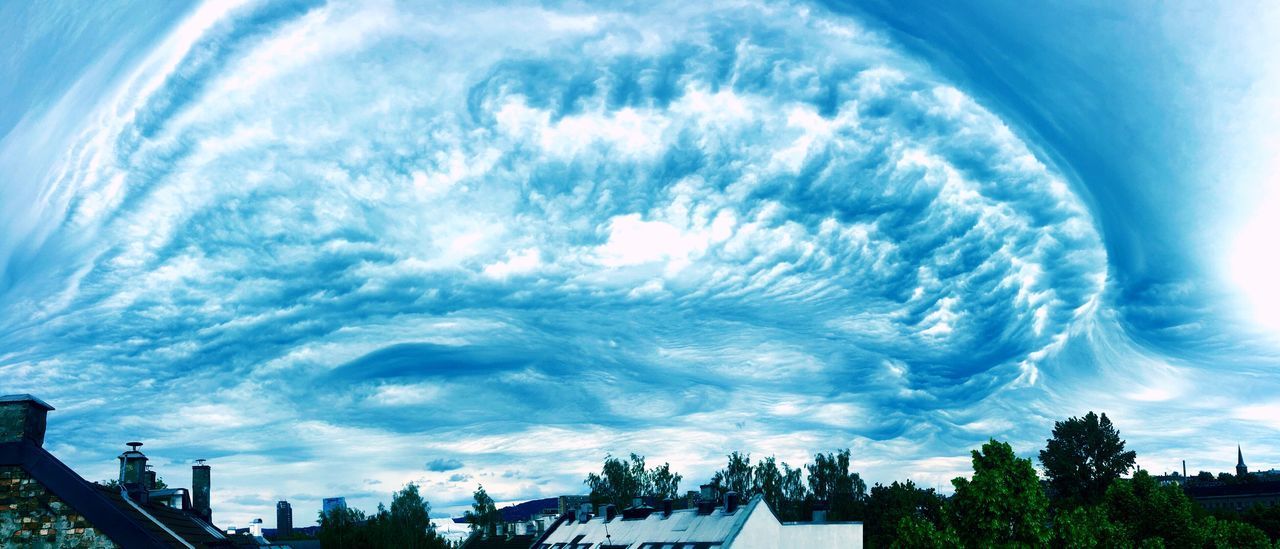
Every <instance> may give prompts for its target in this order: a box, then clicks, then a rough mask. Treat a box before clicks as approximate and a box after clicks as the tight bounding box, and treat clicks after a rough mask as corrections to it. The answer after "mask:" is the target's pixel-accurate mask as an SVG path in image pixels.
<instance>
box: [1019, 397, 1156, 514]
mask: <svg viewBox="0 0 1280 549" xmlns="http://www.w3.org/2000/svg"><path fill="white" fill-rule="evenodd" d="M1047 442H1048V444H1047V445H1046V446H1045V449H1044V450H1041V451H1040V463H1041V465H1043V466H1044V471H1045V476H1047V477H1048V478H1049V486H1050V488H1051V491H1052V493H1053V494H1054V496H1055V500H1060V501H1061V502H1062V503H1063V504H1064V505H1065V506H1067V507H1070V506H1075V505H1093V504H1096V503H1099V502H1101V501H1102V498H1103V496H1104V495H1105V494H1106V492H1107V487H1108V486H1110V485H1111V481H1113V480H1115V479H1117V478H1120V476H1121V475H1123V474H1125V473H1127V472H1128V471H1129V470H1130V469H1132V468H1133V467H1134V462H1135V461H1136V460H1137V453H1136V452H1133V451H1125V449H1124V441H1123V440H1121V439H1120V432H1119V431H1117V430H1116V428H1115V426H1113V425H1112V424H1111V420H1110V419H1108V418H1107V414H1102V415H1101V416H1099V415H1097V414H1094V413H1093V412H1089V413H1087V414H1085V415H1084V417H1082V418H1075V417H1072V418H1069V419H1067V420H1066V421H1059V422H1056V423H1054V425H1053V437H1052V438H1050V439H1048V441H1047Z"/></svg>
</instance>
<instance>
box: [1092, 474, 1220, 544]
mask: <svg viewBox="0 0 1280 549" xmlns="http://www.w3.org/2000/svg"><path fill="white" fill-rule="evenodd" d="M1105 499H1106V507H1107V516H1108V517H1109V518H1110V519H1111V521H1112V522H1113V523H1115V524H1118V525H1120V526H1121V527H1122V528H1123V529H1124V530H1125V533H1126V535H1127V537H1128V538H1129V540H1130V541H1131V542H1132V543H1133V544H1134V545H1136V546H1139V547H1141V546H1143V545H1144V544H1150V543H1153V542H1159V543H1162V544H1163V545H1164V546H1166V547H1198V546H1200V545H1201V542H1202V541H1203V539H1202V535H1201V532H1200V531H1199V530H1197V528H1196V521H1195V518H1196V514H1197V513H1196V507H1195V504H1194V503H1192V502H1191V499H1190V498H1188V497H1187V495H1186V493H1184V492H1183V491H1182V488H1181V487H1179V486H1175V485H1161V484H1159V483H1157V482H1156V480H1155V479H1154V478H1152V477H1151V475H1150V474H1148V473H1147V472H1146V471H1143V470H1138V472H1136V473H1134V474H1133V478H1131V479H1118V480H1116V481H1115V482H1113V483H1111V487H1110V488H1108V489H1107V495H1106V498H1105Z"/></svg>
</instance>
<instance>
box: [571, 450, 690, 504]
mask: <svg viewBox="0 0 1280 549" xmlns="http://www.w3.org/2000/svg"><path fill="white" fill-rule="evenodd" d="M682 479H683V477H681V476H680V475H679V474H678V473H673V472H671V465H670V464H667V463H663V464H662V465H660V466H658V467H654V468H652V469H645V463H644V456H640V455H636V454H634V453H633V454H631V459H630V460H629V461H628V460H625V459H619V458H615V457H613V456H605V459H604V466H603V467H601V469H600V474H598V475H597V474H595V473H590V474H588V475H587V478H586V480H584V481H582V482H583V484H586V485H587V487H589V488H590V489H591V502H592V503H596V504H601V503H611V504H613V505H616V506H617V507H618V508H619V509H622V508H626V507H629V506H630V505H631V501H632V500H633V499H634V498H638V497H652V498H656V499H664V498H671V499H675V498H676V497H677V496H678V495H679V493H680V481H681V480H682Z"/></svg>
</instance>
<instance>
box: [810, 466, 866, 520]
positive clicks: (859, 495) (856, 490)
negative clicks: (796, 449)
mask: <svg viewBox="0 0 1280 549" xmlns="http://www.w3.org/2000/svg"><path fill="white" fill-rule="evenodd" d="M805 470H807V471H808V472H809V475H808V480H809V494H810V496H811V498H812V500H813V501H815V502H816V501H825V502H828V504H829V505H830V509H831V510H830V513H829V515H828V518H830V520H858V519H860V518H862V509H863V506H864V504H865V502H866V498H867V483H866V482H863V480H862V477H861V476H860V475H859V474H858V473H851V472H849V450H848V449H845V450H841V451H839V452H836V453H834V454H817V455H815V456H813V463H811V464H808V465H805Z"/></svg>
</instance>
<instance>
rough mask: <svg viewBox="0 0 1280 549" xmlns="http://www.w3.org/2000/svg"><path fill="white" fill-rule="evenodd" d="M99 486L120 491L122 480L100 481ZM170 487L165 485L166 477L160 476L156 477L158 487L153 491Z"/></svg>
mask: <svg viewBox="0 0 1280 549" xmlns="http://www.w3.org/2000/svg"><path fill="white" fill-rule="evenodd" d="M98 484H100V485H102V486H106V487H107V488H113V489H116V490H119V489H120V479H115V478H113V479H110V480H100V481H98ZM168 487H169V485H168V484H165V482H164V477H162V476H160V475H156V485H155V487H154V488H152V490H164V489H165V488H168Z"/></svg>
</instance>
